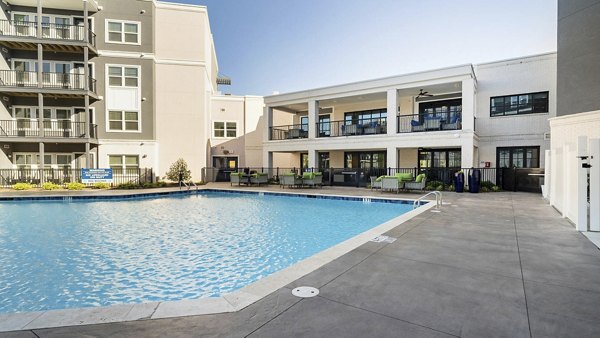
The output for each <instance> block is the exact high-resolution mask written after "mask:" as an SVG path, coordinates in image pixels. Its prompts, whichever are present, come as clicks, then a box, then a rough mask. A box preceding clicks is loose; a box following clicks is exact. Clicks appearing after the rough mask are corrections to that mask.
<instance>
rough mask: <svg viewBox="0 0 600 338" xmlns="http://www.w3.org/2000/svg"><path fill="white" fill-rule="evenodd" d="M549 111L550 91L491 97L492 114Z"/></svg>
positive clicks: (522, 113)
mask: <svg viewBox="0 0 600 338" xmlns="http://www.w3.org/2000/svg"><path fill="white" fill-rule="evenodd" d="M547 112H548V92H539V93H529V94H516V95H507V96H496V97H492V98H490V115H491V116H507V115H524V114H539V113H547Z"/></svg>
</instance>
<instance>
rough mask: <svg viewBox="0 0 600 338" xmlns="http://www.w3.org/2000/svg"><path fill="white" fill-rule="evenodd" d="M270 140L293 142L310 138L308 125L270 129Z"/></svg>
mask: <svg viewBox="0 0 600 338" xmlns="http://www.w3.org/2000/svg"><path fill="white" fill-rule="evenodd" d="M270 131H271V132H270V136H271V137H270V140H273V141H277V140H291V139H301V138H308V125H306V124H292V125H286V126H273V127H270Z"/></svg>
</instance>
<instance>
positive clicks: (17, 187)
mask: <svg viewBox="0 0 600 338" xmlns="http://www.w3.org/2000/svg"><path fill="white" fill-rule="evenodd" d="M12 188H13V189H14V190H29V189H33V185H31V184H29V183H24V182H19V183H17V184H15V185H13V186H12Z"/></svg>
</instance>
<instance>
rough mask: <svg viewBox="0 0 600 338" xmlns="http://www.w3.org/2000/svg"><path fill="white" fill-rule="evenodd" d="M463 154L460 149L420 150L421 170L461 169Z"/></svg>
mask: <svg viewBox="0 0 600 338" xmlns="http://www.w3.org/2000/svg"><path fill="white" fill-rule="evenodd" d="M460 167H461V152H460V150H458V149H448V150H446V149H421V150H419V169H428V168H429V169H431V168H460Z"/></svg>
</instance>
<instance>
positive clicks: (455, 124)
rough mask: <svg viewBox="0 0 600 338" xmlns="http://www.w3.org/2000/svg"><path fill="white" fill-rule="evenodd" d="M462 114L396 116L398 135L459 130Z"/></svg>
mask: <svg viewBox="0 0 600 338" xmlns="http://www.w3.org/2000/svg"><path fill="white" fill-rule="evenodd" d="M461 118H462V114H461V113H460V112H452V113H442V114H439V113H425V114H415V115H399V116H398V130H397V132H398V133H414V132H424V131H436V130H460V129H462V123H461Z"/></svg>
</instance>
